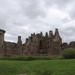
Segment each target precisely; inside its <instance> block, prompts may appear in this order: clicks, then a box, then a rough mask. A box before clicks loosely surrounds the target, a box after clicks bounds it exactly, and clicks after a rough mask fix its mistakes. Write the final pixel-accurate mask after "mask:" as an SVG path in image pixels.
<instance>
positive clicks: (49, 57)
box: [0, 56, 63, 61]
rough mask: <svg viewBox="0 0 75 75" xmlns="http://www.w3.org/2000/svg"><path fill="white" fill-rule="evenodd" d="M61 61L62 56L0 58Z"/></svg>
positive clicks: (6, 58) (5, 58) (7, 58)
mask: <svg viewBox="0 0 75 75" xmlns="http://www.w3.org/2000/svg"><path fill="white" fill-rule="evenodd" d="M55 59H63V57H62V56H0V60H20V61H31V60H55Z"/></svg>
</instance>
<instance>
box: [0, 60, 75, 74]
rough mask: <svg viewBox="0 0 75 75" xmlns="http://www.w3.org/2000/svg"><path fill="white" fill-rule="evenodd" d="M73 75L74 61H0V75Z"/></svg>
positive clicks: (74, 71)
mask: <svg viewBox="0 0 75 75" xmlns="http://www.w3.org/2000/svg"><path fill="white" fill-rule="evenodd" d="M20 74H26V75H75V59H67V60H65V59H63V60H33V61H16V60H0V75H20Z"/></svg>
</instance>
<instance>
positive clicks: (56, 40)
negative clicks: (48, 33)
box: [54, 28, 62, 44]
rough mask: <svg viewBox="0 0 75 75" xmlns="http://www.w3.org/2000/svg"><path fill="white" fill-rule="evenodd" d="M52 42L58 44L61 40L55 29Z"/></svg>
mask: <svg viewBox="0 0 75 75" xmlns="http://www.w3.org/2000/svg"><path fill="white" fill-rule="evenodd" d="M54 42H59V43H60V44H61V43H62V39H61V37H60V35H59V31H58V29H57V28H56V29H55V35H54Z"/></svg>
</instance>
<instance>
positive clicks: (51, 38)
mask: <svg viewBox="0 0 75 75" xmlns="http://www.w3.org/2000/svg"><path fill="white" fill-rule="evenodd" d="M4 34H5V31H4V30H2V29H0V55H4V56H8V55H61V53H62V51H63V50H64V49H65V48H75V42H70V43H69V44H67V43H62V38H61V37H60V35H59V31H58V29H55V34H53V32H52V31H49V34H48V33H47V32H46V34H45V36H43V33H42V32H40V33H39V34H35V33H33V34H31V36H29V37H28V38H26V42H25V43H24V44H22V41H21V36H18V41H17V43H13V42H6V41H4Z"/></svg>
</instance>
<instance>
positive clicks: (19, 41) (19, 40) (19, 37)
mask: <svg viewBox="0 0 75 75" xmlns="http://www.w3.org/2000/svg"><path fill="white" fill-rule="evenodd" d="M17 43H18V44H22V41H21V36H18V42H17Z"/></svg>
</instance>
